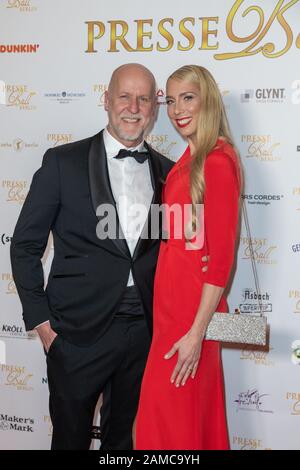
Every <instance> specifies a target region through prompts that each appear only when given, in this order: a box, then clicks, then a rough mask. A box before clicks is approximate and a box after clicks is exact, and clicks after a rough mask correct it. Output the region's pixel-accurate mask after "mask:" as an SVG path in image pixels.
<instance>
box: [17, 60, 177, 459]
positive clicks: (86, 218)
mask: <svg viewBox="0 0 300 470" xmlns="http://www.w3.org/2000/svg"><path fill="white" fill-rule="evenodd" d="M155 89H156V86H155V80H154V77H153V75H152V73H151V72H150V71H149V70H148V69H147V68H145V67H143V66H142V65H139V64H126V65H123V66H121V67H119V68H118V69H117V70H115V71H114V73H113V75H112V77H111V81H110V84H109V87H108V91H107V92H106V94H105V110H106V111H107V114H108V125H107V127H106V128H105V129H104V130H102V131H101V132H100V133H98V134H96V135H95V136H93V137H90V138H87V139H84V140H81V141H79V142H74V143H71V144H67V145H62V146H60V147H56V148H52V149H49V150H47V152H46V153H45V155H44V159H43V163H42V166H41V168H40V169H39V170H38V171H37V172H36V173H35V175H34V176H33V180H32V184H31V187H30V191H29V194H28V196H27V199H26V201H25V203H24V206H23V209H22V211H21V214H20V217H19V219H18V222H17V225H16V228H15V232H14V235H13V241H12V245H11V260H12V268H13V275H14V280H15V283H16V286H17V289H18V293H19V296H20V299H21V303H22V307H23V319H24V322H25V326H26V329H27V330H32V329H36V330H37V331H38V334H39V336H40V338H41V341H42V343H43V346H44V350H45V353H46V357H47V374H48V384H49V392H50V414H51V420H52V423H53V438H52V449H89V447H90V442H91V427H92V422H93V416H94V411H95V406H96V403H97V401H98V398H99V395H100V394H101V392H102V391H103V390H104V389H105V390H109V397H108V398H109V399H108V405H107V410H109V411H108V412H107V413H106V417H105V432H104V434H103V439H102V447H103V448H104V449H106V450H112V449H121V450H125V449H131V448H132V441H131V429H132V423H133V420H134V416H135V413H136V410H137V404H138V397H139V391H140V384H141V379H142V374H143V370H144V367H145V362H146V358H147V354H148V350H149V345H150V337H151V326H152V299H153V278H154V272H155V266H156V262H157V256H158V248H159V236H158V237H157V238H154V239H146V238H144V237H142V236H141V234H142V229H143V227H144V228H145V227H146V226H149V223H151V220H150V215H151V214H150V210H151V205H152V204H160V202H161V189H162V182H163V181H164V180H165V179H166V176H167V174H168V172H169V170H170V169H171V167H172V162H171V161H170V160H168V159H167V158H165V157H163V156H162V155H160V154H158V153H157V152H156V151H154V150H153V149H152V148H151V147H150V146H149V145H148V144H147V143H146V142H145V141H144V136H145V134H146V133H147V132H148V131H149V130H150V128H151V126H152V124H153V121H154V119H155V113H156V93H155ZM133 204H139V205H142V206H143V207H144V208H145V211H142V212H141V214H140V220H139V224H135V223H134V222H135V218H134V215H132V214H131V213H130V208H131V207H132V205H133ZM107 207H109V208H112V209H113V210H114V211H115V214H116V217H115V219H114V218H113V217H112V227H109V229H110V228H116V230H115V231H114V230H112V232H114V233H110V234H109V237H103V229H104V226H105V224H104V225H101V223H102V222H103V216H104V212H105V211H103V210H102V209H103V208H104V209H107ZM109 222H111V219H110V220H109ZM105 223H107V219H106V222H105ZM50 232H52V234H53V240H54V258H53V262H52V266H51V270H50V274H49V279H48V284H47V288H46V289H44V276H43V267H42V263H41V258H42V256H43V253H44V251H45V248H46V246H47V241H48V237H49V233H50ZM105 400H106V397H105Z"/></svg>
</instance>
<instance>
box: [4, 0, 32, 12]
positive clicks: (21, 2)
mask: <svg viewBox="0 0 300 470" xmlns="http://www.w3.org/2000/svg"><path fill="white" fill-rule="evenodd" d="M6 8H10V9H15V10H18V11H20V12H32V11H37V7H36V6H35V5H33V1H32V0H6Z"/></svg>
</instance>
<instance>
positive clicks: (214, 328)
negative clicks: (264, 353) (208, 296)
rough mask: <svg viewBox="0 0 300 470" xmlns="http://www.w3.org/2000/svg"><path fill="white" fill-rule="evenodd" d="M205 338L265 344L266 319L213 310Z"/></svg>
mask: <svg viewBox="0 0 300 470" xmlns="http://www.w3.org/2000/svg"><path fill="white" fill-rule="evenodd" d="M205 339H209V340H212V341H221V342H223V343H241V344H253V345H259V346H265V345H266V344H267V319H266V317H264V316H252V315H244V314H237V313H221V312H215V313H214V314H213V316H212V319H211V321H210V323H209V325H208V327H207V330H206V335H205Z"/></svg>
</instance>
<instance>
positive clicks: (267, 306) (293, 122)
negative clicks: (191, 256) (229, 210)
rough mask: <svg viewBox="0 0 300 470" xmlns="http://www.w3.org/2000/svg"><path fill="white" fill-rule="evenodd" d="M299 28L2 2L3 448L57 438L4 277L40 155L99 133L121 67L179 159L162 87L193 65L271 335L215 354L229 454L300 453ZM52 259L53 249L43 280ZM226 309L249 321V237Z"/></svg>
mask: <svg viewBox="0 0 300 470" xmlns="http://www.w3.org/2000/svg"><path fill="white" fill-rule="evenodd" d="M299 18H300V2H299V0H293V1H287V0H280V1H278V0H267V1H266V0H264V1H263V0H255V1H254V0H245V1H243V0H237V1H234V0H225V1H222V2H220V1H218V0H211V1H209V2H207V1H199V0H186V1H185V2H174V1H173V0H164V1H158V0H152V1H151V2H149V3H148V4H147V3H146V2H140V1H137V0H124V1H123V2H120V1H118V0H110V1H105V0H102V1H99V0H90V1H89V2H82V1H79V0H63V1H58V0H51V1H50V0H1V1H0V25H1V28H0V122H1V126H0V165H1V176H0V209H1V227H0V240H1V241H0V250H1V261H0V262H1V265H0V281H1V282H0V302H1V309H0V312H1V313H0V362H1V364H0V403H1V405H0V448H1V449H47V448H49V444H50V439H51V422H50V417H49V411H48V387H47V377H46V370H45V358H44V353H43V350H42V347H41V343H40V341H39V340H38V339H37V338H36V337H35V335H34V334H31V333H26V332H25V329H24V325H23V322H22V311H21V305H20V302H19V299H18V295H17V293H16V290H15V286H14V282H13V279H12V275H11V267H10V260H9V247H10V240H11V236H12V233H13V229H14V226H15V223H16V219H17V217H18V214H19V212H20V209H21V207H22V203H23V201H24V199H25V197H26V194H27V192H28V189H29V186H30V182H31V178H32V175H33V173H34V172H35V171H36V170H37V168H38V167H39V166H40V163H41V159H42V156H43V154H44V152H45V150H46V149H47V148H48V147H54V146H57V145H61V144H64V143H67V142H72V141H74V140H78V139H81V138H84V137H87V136H90V135H93V134H94V133H96V132H97V131H98V130H99V129H101V128H102V127H103V126H104V125H105V123H106V113H105V110H104V107H103V94H104V92H105V90H106V88H107V85H108V81H109V77H110V75H111V72H112V70H113V69H114V68H116V67H117V66H119V65H121V64H123V63H126V62H139V63H141V64H144V65H145V66H147V67H149V68H150V69H151V70H152V71H153V73H154V74H155V76H156V78H157V83H158V92H157V93H158V101H159V105H158V106H159V115H158V119H157V122H156V124H155V127H154V128H153V130H152V131H151V134H150V135H149V136H148V140H149V142H150V143H151V145H153V146H154V147H155V148H157V150H158V151H159V152H161V153H163V154H165V155H167V156H168V157H170V158H171V159H173V160H176V159H177V158H178V157H179V156H180V155H181V153H182V150H183V149H184V146H185V144H184V142H182V141H181V140H180V137H179V136H178V135H177V134H176V132H175V130H174V129H172V127H171V125H170V123H169V122H168V119H167V115H166V106H165V82H166V78H167V77H168V75H169V74H170V73H171V72H172V71H173V70H175V68H177V67H179V66H181V65H184V64H189V63H195V64H201V65H204V66H205V67H207V68H208V69H209V70H210V71H211V72H212V73H213V75H214V76H215V78H216V80H217V82H218V84H219V87H220V90H221V92H222V95H223V98H224V103H225V106H226V109H227V112H228V116H229V119H230V123H231V128H232V131H233V135H234V138H235V142H236V145H237V147H238V149H239V151H240V155H241V158H242V162H243V166H244V170H245V190H244V195H243V197H244V200H245V203H246V206H247V209H248V213H249V219H250V224H251V230H252V242H253V245H254V257H255V260H256V263H257V268H258V273H259V278H260V283H261V301H262V304H263V308H264V311H265V313H266V315H267V317H268V322H269V323H270V325H271V336H270V350H269V352H262V351H253V350H251V349H248V348H246V349H235V350H233V349H224V350H223V360H224V370H225V383H226V399H227V412H228V421H229V431H230V440H231V447H232V449H253V450H263V449H274V450H275V449H300V443H299V425H300V380H299V372H300V367H299V364H300V279H299V266H300V263H299V262H300V178H299V175H300V133H299V118H300V114H299V112H300V71H299V63H300V23H299ZM51 258H52V246H51V239H50V240H49V246H48V250H47V253H46V254H45V256H44V266H45V275H46V277H47V273H48V271H49V266H50V262H51ZM229 303H230V307H231V309H234V308H235V307H239V308H240V310H241V312H242V314H243V313H248V312H249V313H251V314H255V313H256V312H257V296H256V293H255V287H254V280H253V277H252V273H251V259H250V251H249V238H248V237H247V235H246V231H245V228H244V226H242V230H241V237H240V244H239V251H238V257H237V265H236V272H235V277H234V280H233V284H232V287H231V291H230V295H229ZM211 400H212V403H213V400H214V397H213V396H212V397H211ZM74 412H76V410H74ZM95 424H97V419H96V420H95ZM94 446H95V447H97V446H98V444H97V441H95V442H94Z"/></svg>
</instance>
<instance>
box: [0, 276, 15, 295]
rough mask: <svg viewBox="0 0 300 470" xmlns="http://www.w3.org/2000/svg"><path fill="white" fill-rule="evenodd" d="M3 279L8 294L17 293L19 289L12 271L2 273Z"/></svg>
mask: <svg viewBox="0 0 300 470" xmlns="http://www.w3.org/2000/svg"><path fill="white" fill-rule="evenodd" d="M1 281H2V284H4V286H5V288H4V291H5V293H6V294H16V293H17V289H16V285H15V283H14V280H13V277H12V274H11V273H2V274H1Z"/></svg>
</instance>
